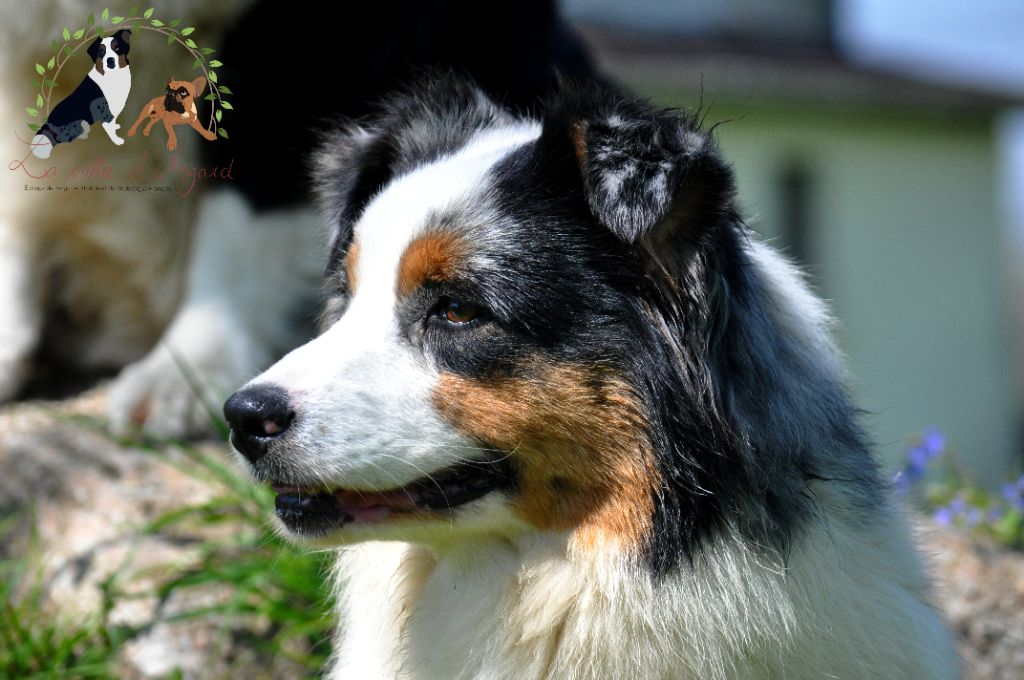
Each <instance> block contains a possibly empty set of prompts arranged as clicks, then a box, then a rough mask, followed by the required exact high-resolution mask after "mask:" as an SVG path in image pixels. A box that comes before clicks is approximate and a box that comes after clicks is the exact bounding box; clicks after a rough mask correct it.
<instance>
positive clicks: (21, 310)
mask: <svg viewBox="0 0 1024 680" xmlns="http://www.w3.org/2000/svg"><path fill="white" fill-rule="evenodd" d="M92 9H93V8H92V7H90V6H88V5H87V4H86V3H68V2H63V3H60V4H59V5H58V4H57V3H55V2H42V3H36V4H33V5H30V6H26V8H24V9H23V10H22V11H20V12H19V13H18V14H17V16H12V17H11V19H10V20H9V21H7V22H6V23H5V25H4V26H3V28H0V31H2V33H3V38H4V40H3V45H4V47H3V48H0V59H2V71H0V72H2V78H3V79H4V83H3V84H4V88H3V94H0V110H2V111H3V112H4V115H5V119H6V120H8V121H11V122H12V126H14V125H20V123H15V122H16V121H20V120H21V119H22V118H24V113H23V111H24V109H23V107H24V103H25V102H27V101H30V100H31V98H32V95H33V88H32V84H31V80H32V73H33V64H34V63H36V62H37V61H39V56H40V53H43V52H45V50H46V45H47V44H48V42H49V40H50V39H51V38H52V37H53V36H57V35H59V34H60V32H61V29H62V27H63V26H65V25H67V24H68V23H69V22H72V21H80V20H81V19H82V18H84V17H85V16H86V15H88V14H89V12H90V11H91V10H92ZM159 9H160V14H161V15H162V16H165V17H171V16H172V15H173V16H174V17H179V16H180V17H184V18H185V19H186V21H187V24H188V25H194V26H196V32H197V33H196V35H199V34H201V35H202V36H203V40H204V42H216V41H218V40H217V39H218V37H220V40H219V43H220V48H219V50H218V52H217V58H218V59H219V60H220V61H222V62H223V63H224V66H222V67H220V68H218V73H219V76H220V82H221V83H224V84H230V88H231V90H232V91H233V93H234V94H233V95H232V98H231V99H232V103H233V105H234V110H233V111H232V112H231V117H230V120H229V119H228V118H226V119H225V126H226V127H229V128H230V131H231V135H230V138H229V139H219V140H217V142H216V143H212V144H206V143H205V142H203V144H204V146H205V147H206V148H204V149H203V150H202V151H203V155H200V154H199V153H198V149H197V144H198V143H199V142H201V141H202V140H199V139H198V136H195V135H188V136H187V137H188V139H185V138H182V139H181V140H180V146H179V148H178V150H177V151H176V153H175V154H173V155H172V154H168V153H167V152H166V151H164V150H163V149H162V148H159V145H158V142H156V141H155V140H153V139H150V140H145V141H143V139H142V138H141V137H135V138H133V139H132V140H131V141H130V143H128V144H126V145H125V146H122V147H119V148H118V149H117V150H115V151H111V150H110V149H109V148H100V147H99V146H98V145H97V144H93V143H92V142H91V141H90V140H85V141H83V142H82V143H79V144H75V145H70V146H69V149H68V151H69V153H67V154H63V155H62V158H61V159H60V166H59V167H60V171H61V172H62V173H64V172H68V171H73V170H70V169H73V168H77V167H84V166H88V165H89V164H91V163H95V162H96V161H97V159H99V160H101V161H102V163H103V164H104V165H105V166H109V168H110V174H111V175H112V176H113V177H120V176H126V175H128V174H130V173H131V172H132V169H133V167H135V166H138V165H139V164H140V162H141V161H140V157H142V156H143V153H145V156H144V158H145V160H144V162H145V164H146V167H147V173H148V176H153V177H167V176H168V173H173V172H179V171H180V172H184V171H187V170H182V169H183V168H184V169H187V168H190V167H191V168H193V171H195V170H196V169H199V168H224V167H229V166H230V167H231V168H232V173H231V177H232V178H231V180H230V181H222V182H219V183H218V185H217V186H212V187H202V186H200V187H197V189H196V191H195V192H192V193H190V194H189V196H188V197H187V198H183V197H182V196H180V195H178V194H179V192H177V191H170V192H166V191H153V192H118V191H96V192H92V191H89V192H80V193H79V192H76V193H75V194H74V198H72V196H69V195H67V194H63V195H62V194H56V195H55V194H52V193H50V194H46V193H42V192H38V191H31V190H29V187H32V186H34V185H36V184H38V182H37V181H36V180H32V179H29V178H27V177H26V176H25V175H24V174H21V173H20V172H16V171H11V172H8V173H7V175H6V177H5V180H4V183H3V185H2V192H3V201H2V207H0V277H2V280H0V296H3V299H2V300H0V399H11V398H15V397H17V396H18V395H19V394H24V393H25V390H26V389H29V390H31V389H32V386H33V385H35V386H37V387H38V385H39V384H40V380H39V379H38V376H40V375H42V376H43V377H44V378H48V379H49V380H48V381H46V380H44V381H42V382H44V383H45V382H50V383H52V382H57V383H60V382H63V381H66V380H67V375H68V372H69V371H70V372H76V373H81V372H86V373H88V374H96V373H100V374H102V373H109V372H113V371H118V370H120V373H119V375H118V376H117V378H116V379H115V381H114V384H113V386H112V389H111V392H110V395H109V400H108V409H109V414H110V418H111V424H112V426H113V428H114V429H115V430H116V431H121V432H123V431H126V430H130V429H132V428H135V427H138V428H141V429H142V430H144V431H146V432H148V433H150V434H153V435H157V436H188V435H197V434H202V433H204V432H208V431H209V429H210V419H209V414H208V410H207V406H206V405H207V404H214V405H219V404H220V403H221V401H222V400H223V398H224V397H225V396H226V395H228V394H230V393H231V392H232V391H233V390H234V389H235V388H237V387H238V386H239V385H240V384H242V383H244V382H245V381H246V380H247V379H248V378H250V377H252V376H253V375H255V374H257V373H258V372H259V371H261V370H262V369H264V368H266V367H267V366H269V365H270V364H271V363H272V362H273V360H274V359H275V358H276V357H277V356H279V355H281V354H282V353H284V352H285V351H287V350H289V349H291V348H292V347H295V346H297V345H299V344H301V343H302V342H303V341H305V340H307V339H309V337H310V336H311V334H312V332H313V331H312V321H313V317H314V315H315V313H316V308H317V301H318V298H319V281H320V275H321V273H322V271H323V267H324V264H325V263H324V258H323V255H322V251H323V248H322V241H323V239H324V238H325V237H324V236H323V230H322V229H321V227H320V223H319V218H318V217H317V216H316V214H315V213H314V211H313V210H312V209H311V207H310V200H309V193H308V191H307V168H308V165H309V160H308V159H309V153H310V149H311V148H313V146H314V144H315V139H316V134H317V133H316V128H318V127H326V125H327V123H328V121H329V120H330V119H331V118H333V117H335V116H338V115H343V116H346V117H350V118H358V117H360V116H363V115H366V114H368V113H370V112H371V111H372V102H374V101H377V100H379V99H380V98H381V96H382V95H384V94H386V93H387V92H388V91H390V90H392V89H394V88H396V87H398V86H400V85H402V84H403V83H405V82H407V81H408V80H409V79H410V78H411V77H413V76H415V75H417V74H418V73H420V72H421V71H422V70H424V69H428V68H447V69H452V70H455V71H458V72H462V73H465V74H468V75H469V76H470V77H472V78H473V79H474V80H475V81H476V82H477V83H478V84H479V85H480V87H481V88H482V90H483V91H484V92H486V93H487V94H488V95H489V96H490V97H492V98H493V99H495V100H496V101H499V102H502V103H505V104H508V105H510V106H511V107H513V108H514V109H516V110H518V111H522V112H528V111H530V110H531V109H532V108H534V107H535V106H536V104H537V102H538V101H539V100H540V98H541V96H542V95H544V94H545V93H547V92H548V91H550V90H551V89H552V88H553V87H554V86H555V84H556V81H557V78H558V76H557V74H558V73H561V74H564V75H565V76H567V77H570V78H575V79H581V78H583V79H586V78H590V77H592V76H593V69H592V67H591V64H590V62H589V60H588V58H587V55H586V53H585V50H584V49H583V46H582V44H581V43H580V41H579V40H578V39H577V38H576V36H575V35H574V34H573V33H572V32H571V31H570V30H569V28H568V27H567V25H566V24H565V23H564V22H563V21H562V20H561V19H560V18H559V16H558V13H557V9H556V7H555V4H554V3H553V2H549V1H545V0H531V1H529V2H520V3H499V4H488V5H486V6H482V5H479V4H478V3H472V2H468V1H465V0H441V1H438V2H430V3H413V2H400V3H397V5H395V4H389V5H387V6H383V5H380V4H376V5H373V4H371V5H369V6H358V7H348V6H346V7H344V8H342V7H337V8H333V7H332V8H326V7H325V8H321V9H318V10H311V11H315V12H316V13H317V16H316V20H315V21H308V22H304V23H303V27H302V30H301V35H299V36H297V38H296V40H297V41H298V42H297V45H298V46H299V47H298V48H297V49H296V50H295V52H294V58H286V59H282V58H281V55H280V53H278V52H276V51H274V50H267V49H266V47H265V44H264V43H263V42H262V41H260V40H255V39H253V36H259V35H269V34H273V33H277V32H279V31H280V29H281V26H282V25H283V24H282V22H285V23H286V21H287V14H286V9H285V8H284V7H283V6H281V5H280V4H278V3H273V2H268V1H259V2H255V3H253V2H244V1H239V2H225V3H199V2H184V1H182V0H179V1H178V2H174V1H172V2H167V3H162V4H161V6H160V8H159ZM76 10H77V13H78V14H80V15H81V17H80V18H77V19H76V17H75V16H71V15H73V14H74V13H75V11H76ZM339 32H340V33H339ZM145 33H146V31H137V32H136V35H134V36H133V46H135V47H139V46H140V45H141V46H142V47H140V48H139V49H138V57H137V58H133V60H132V69H133V78H134V80H135V83H136V84H137V85H138V87H137V88H136V89H137V91H138V92H141V93H148V92H151V90H152V88H151V87H149V88H148V89H147V85H150V84H152V83H157V82H165V80H166V75H167V73H168V72H172V73H175V74H186V73H190V72H191V69H192V64H191V61H192V57H191V56H190V55H189V54H188V53H187V52H186V51H185V50H182V49H174V48H168V47H166V45H164V44H163V40H162V36H161V39H160V40H158V41H156V43H154V44H155V46H156V47H155V48H154V50H153V51H152V52H151V53H149V54H147V53H146V48H145V46H146V45H147V42H146V41H147V39H151V38H150V36H148V35H145ZM158 48H159V49H158ZM170 55H173V56H170ZM133 57H135V53H133ZM285 92H286V93H287V95H288V97H289V100H290V101H291V102H292V104H291V105H290V106H289V108H288V111H287V113H280V112H279V114H280V115H274V116H273V117H272V118H268V116H269V115H270V114H271V113H272V112H271V111H270V110H268V105H269V104H271V103H272V102H274V101H276V99H277V98H278V97H280V96H281V95H282V94H284V93H285ZM62 94H64V93H63V92H62ZM143 103H144V100H136V99H135V98H134V96H133V98H130V99H129V101H128V105H129V106H132V107H139V108H141V107H142V105H143ZM136 110H138V109H136ZM268 120H272V121H273V125H268ZM3 144H5V145H6V149H7V156H8V158H9V159H18V158H22V157H23V156H24V155H25V148H26V146H25V144H24V143H23V142H21V141H19V139H18V137H17V136H16V135H13V134H12V135H5V136H4V141H3ZM150 151H152V153H149V152H150ZM65 156H66V157H65ZM172 157H173V158H174V160H173V161H172V160H171V158H172ZM26 165H27V164H26ZM39 167H40V168H45V166H39ZM193 174H195V172H193ZM49 181H50V182H51V184H62V185H65V186H66V185H68V184H73V183H74V181H73V180H68V179H65V178H64V177H56V178H52V179H51V180H49ZM104 183H106V182H104ZM164 183H166V182H164ZM33 376H37V377H36V379H35V380H32V378H33ZM190 376H194V378H195V380H192V379H191V377H190ZM26 385H29V387H28V388H26Z"/></svg>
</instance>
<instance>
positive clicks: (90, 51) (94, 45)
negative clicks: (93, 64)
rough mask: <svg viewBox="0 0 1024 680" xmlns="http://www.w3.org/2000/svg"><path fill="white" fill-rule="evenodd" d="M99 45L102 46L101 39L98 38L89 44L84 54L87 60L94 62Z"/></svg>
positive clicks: (98, 51) (97, 54)
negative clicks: (87, 57) (87, 56)
mask: <svg viewBox="0 0 1024 680" xmlns="http://www.w3.org/2000/svg"><path fill="white" fill-rule="evenodd" d="M101 44H103V38H100V37H98V36H97V38H96V39H95V40H93V41H92V43H90V44H89V48H88V49H87V50H86V52H87V53H88V55H89V59H90V60H91V61H96V57H98V56H99V54H100V45H101Z"/></svg>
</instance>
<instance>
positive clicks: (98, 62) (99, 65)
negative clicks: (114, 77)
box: [96, 57, 106, 76]
mask: <svg viewBox="0 0 1024 680" xmlns="http://www.w3.org/2000/svg"><path fill="white" fill-rule="evenodd" d="M96 70H97V71H98V72H99V74H100V75H101V76H102V75H104V74H105V73H106V71H104V70H103V57H98V58H97V59H96Z"/></svg>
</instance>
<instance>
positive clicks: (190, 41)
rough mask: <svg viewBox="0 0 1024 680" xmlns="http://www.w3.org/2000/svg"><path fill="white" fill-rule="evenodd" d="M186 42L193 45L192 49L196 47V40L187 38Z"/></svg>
mask: <svg viewBox="0 0 1024 680" xmlns="http://www.w3.org/2000/svg"><path fill="white" fill-rule="evenodd" d="M185 44H186V45H188V46H189V47H191V48H192V49H195V48H196V41H195V40H193V39H192V38H185Z"/></svg>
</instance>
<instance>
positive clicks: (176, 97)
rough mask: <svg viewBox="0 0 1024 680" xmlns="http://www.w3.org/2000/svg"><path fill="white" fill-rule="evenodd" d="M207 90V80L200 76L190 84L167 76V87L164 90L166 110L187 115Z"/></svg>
mask: <svg viewBox="0 0 1024 680" xmlns="http://www.w3.org/2000/svg"><path fill="white" fill-rule="evenodd" d="M205 89H206V78H205V77H204V76H199V77H198V78H196V79H195V80H193V81H191V82H189V81H187V80H175V79H174V78H172V77H171V76H167V87H166V88H165V89H164V108H165V109H167V110H168V111H174V112H176V113H185V111H186V110H191V109H193V108H194V107H195V104H196V99H197V98H198V97H199V96H200V95H202V94H203V90H205Z"/></svg>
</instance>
